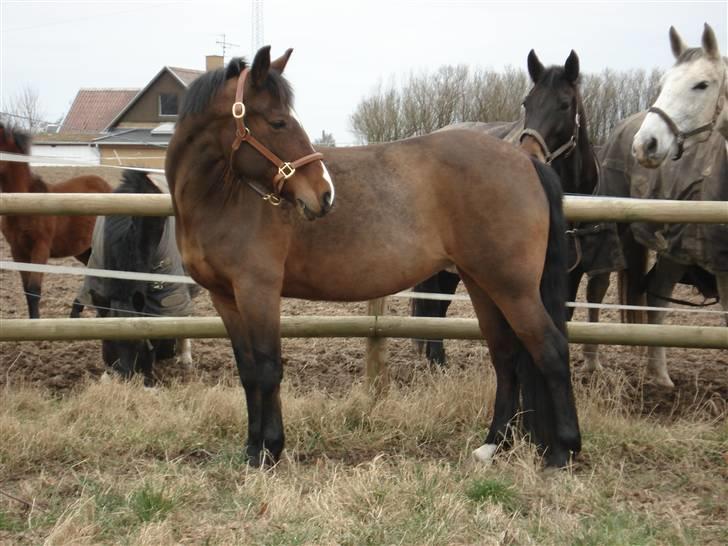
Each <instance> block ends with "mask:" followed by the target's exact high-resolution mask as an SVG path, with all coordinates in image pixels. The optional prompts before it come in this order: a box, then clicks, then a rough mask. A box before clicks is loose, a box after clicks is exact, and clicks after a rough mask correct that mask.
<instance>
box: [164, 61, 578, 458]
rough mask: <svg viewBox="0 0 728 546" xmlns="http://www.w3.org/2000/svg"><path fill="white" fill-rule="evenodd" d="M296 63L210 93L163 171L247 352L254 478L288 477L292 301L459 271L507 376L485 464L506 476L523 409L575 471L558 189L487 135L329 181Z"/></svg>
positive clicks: (447, 137)
mask: <svg viewBox="0 0 728 546" xmlns="http://www.w3.org/2000/svg"><path fill="white" fill-rule="evenodd" d="M290 53H291V50H288V51H287V52H286V54H285V55H283V56H282V57H281V58H279V59H276V60H274V61H271V59H270V48H269V47H265V48H262V49H261V50H260V51H259V52H258V53H257V54H256V56H255V59H254V61H253V63H252V66H251V67H248V66H247V64H246V63H245V62H244V61H242V60H240V59H233V60H232V61H231V62H230V63H229V64H228V66H227V67H226V68H224V69H219V70H217V71H214V72H208V73H206V74H204V75H202V76H200V77H199V78H198V79H197V80H196V81H195V82H194V83H193V84H192V85H191V86H190V88H189V90H188V93H187V96H186V98H185V101H184V105H183V107H182V109H181V114H180V119H179V121H178V125H177V129H176V131H175V134H174V136H173V137H172V140H171V141H170V145H169V150H168V153H167V160H166V166H165V170H166V174H167V179H168V181H169V185H170V189H171V192H172V197H173V203H174V207H175V213H176V217H177V241H178V243H179V245H180V250H181V254H182V258H183V261H184V263H185V266H186V268H187V270H188V271H189V272H190V274H191V275H192V277H193V278H194V279H195V280H196V281H197V282H198V283H200V284H201V285H202V286H204V287H206V288H207V289H208V290H209V291H210V294H211V297H212V300H213V303H214V305H215V308H216V309H217V311H218V312H219V313H220V316H221V317H222V319H223V321H224V323H225V326H226V328H227V332H228V334H229V336H230V339H231V343H232V346H233V352H234V355H235V360H236V363H237V367H238V372H239V375H240V380H241V383H242V385H243V387H244V389H245V395H246V400H247V409H248V439H247V448H246V452H247V455H248V460H249V462H250V464H252V465H256V466H257V465H261V464H265V463H267V462H275V461H277V460H278V459H279V457H280V455H281V452H282V450H283V445H284V429H283V417H282V414H281V403H280V382H281V378H282V374H283V370H282V367H281V341H280V301H281V296H286V297H296V298H306V299H321V300H334V301H356V300H368V299H373V298H377V297H381V296H384V295H387V294H392V293H394V292H397V291H398V290H402V289H404V288H407V287H409V286H412V285H414V284H415V283H416V282H417V281H418V280H420V279H422V278H425V277H427V276H428V275H430V274H432V273H434V272H435V271H439V270H441V269H443V268H445V267H447V266H449V265H450V264H453V265H455V266H456V267H457V270H458V271H459V273H460V275H461V276H462V277H463V280H464V282H465V285H466V287H467V289H468V291H469V293H470V296H471V298H472V300H473V305H474V307H475V310H476V313H477V316H478V320H479V324H480V327H481V329H482V331H483V334H484V336H485V338H486V339H487V341H488V344H489V346H490V351H491V358H492V362H493V365H494V367H495V370H496V376H497V389H496V402H495V410H494V414H493V420H492V424H491V427H490V430H489V431H488V434H487V436H486V438H485V444H484V445H483V446H481V447H480V448H478V449H477V450H476V451H475V453H474V455H475V456H476V457H477V458H480V459H487V458H490V457H491V456H492V455H493V453H494V452H495V451H496V449H497V447H498V446H499V445H502V444H504V443H506V442H507V441H508V439H509V437H510V431H511V428H510V425H511V424H513V423H514V419H515V418H516V414H517V413H518V412H519V392H520V396H522V409H523V413H522V416H523V424H524V426H525V428H526V430H527V432H528V434H529V435H530V438H531V439H532V441H534V442H535V443H536V444H537V445H538V446H539V447H540V449H541V451H542V452H543V453H544V456H545V462H546V464H548V465H555V466H562V465H565V464H567V462H568V461H569V458H570V456H571V454H572V453H576V452H578V451H579V450H580V447H581V437H580V433H579V426H578V419H577V414H576V407H575V404H574V399H573V393H572V386H571V379H570V371H569V346H568V343H567V340H566V337H565V314H566V311H565V296H566V286H565V281H566V276H565V275H564V270H565V268H566V248H565V241H564V220H563V212H562V210H561V188H560V186H559V181H558V177H557V176H556V175H555V174H554V173H553V171H552V170H551V169H550V168H549V167H546V166H544V165H542V164H539V163H534V162H532V161H531V160H530V159H529V158H528V157H527V156H526V155H525V154H522V153H520V152H519V151H518V150H516V149H515V148H514V147H512V146H510V145H509V144H506V143H504V142H501V141H499V140H497V139H494V138H492V137H489V136H485V135H478V134H476V133H474V132H472V131H449V132H442V133H436V134H432V135H428V136H423V137H418V138H411V139H407V140H403V141H398V142H393V143H390V144H382V145H374V146H366V147H354V148H332V149H327V150H326V163H325V164H324V162H323V161H322V156H321V155H320V154H318V153H316V152H315V151H314V149H313V147H312V145H311V143H310V141H309V139H308V136H307V135H306V133H305V132H304V131H303V129H302V127H301V125H300V124H299V122H298V121H297V119H296V117H295V115H294V114H293V111H292V99H293V97H292V92H291V88H290V87H289V85H288V83H287V82H286V81H285V80H284V78H283V77H282V71H283V69H284V67H285V65H286V63H287V62H288V58H289V56H290ZM279 158H283V159H284V160H286V161H290V163H287V162H286V161H283V160H281V159H279ZM275 205H277V206H275ZM514 218H518V219H519V221H520V222H521V227H520V229H518V230H514V229H512V225H513V221H514ZM309 220H314V221H309Z"/></svg>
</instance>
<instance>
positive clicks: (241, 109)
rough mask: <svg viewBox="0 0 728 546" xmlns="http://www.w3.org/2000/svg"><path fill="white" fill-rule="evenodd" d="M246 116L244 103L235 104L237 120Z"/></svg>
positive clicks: (234, 109)
mask: <svg viewBox="0 0 728 546" xmlns="http://www.w3.org/2000/svg"><path fill="white" fill-rule="evenodd" d="M243 116H245V105H244V104H243V103H242V102H234V103H233V117H234V118H235V119H243Z"/></svg>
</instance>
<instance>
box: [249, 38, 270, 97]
mask: <svg viewBox="0 0 728 546" xmlns="http://www.w3.org/2000/svg"><path fill="white" fill-rule="evenodd" d="M268 70H270V46H263V47H261V48H260V49H259V50H258V53H256V54H255V59H253V67H252V68H251V69H250V75H251V76H252V78H253V85H255V86H256V87H259V86H260V85H262V83H263V82H264V81H265V79H266V78H267V77H268Z"/></svg>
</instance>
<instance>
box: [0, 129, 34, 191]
mask: <svg viewBox="0 0 728 546" xmlns="http://www.w3.org/2000/svg"><path fill="white" fill-rule="evenodd" d="M29 151H30V135H28V133H26V132H24V131H21V130H19V129H16V128H15V127H13V126H12V125H9V124H6V123H4V122H2V121H0V152H5V153H10V154H24V155H27V154H28V152H29ZM10 166H11V162H10V161H6V160H4V159H0V177H2V178H0V181H2V180H3V179H4V177H5V175H6V174H7V172H8V169H9V168H10Z"/></svg>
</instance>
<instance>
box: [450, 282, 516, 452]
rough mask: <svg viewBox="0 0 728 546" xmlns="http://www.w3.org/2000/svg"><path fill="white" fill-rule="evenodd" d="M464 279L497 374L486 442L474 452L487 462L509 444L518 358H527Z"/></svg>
mask: <svg viewBox="0 0 728 546" xmlns="http://www.w3.org/2000/svg"><path fill="white" fill-rule="evenodd" d="M463 282H464V283H465V286H466V287H467V289H468V294H470V298H471V300H472V302H473V308H474V309H475V313H476V315H477V317H478V324H479V326H480V330H481V331H482V332H483V336H484V337H485V340H486V342H487V343H488V348H489V350H490V359H491V362H492V363H493V367H494V368H495V374H496V390H495V405H494V409H493V419H492V421H491V424H490V429H489V430H488V434H487V435H486V437H485V443H484V444H483V445H482V446H480V447H479V448H478V449H476V450H475V451H473V456H474V457H475V458H476V459H478V460H479V461H482V462H486V461H487V460H489V459H490V458H491V457H492V456H493V455H494V454H495V452H496V450H497V449H498V448H499V447H501V446H508V445H509V444H510V441H511V437H512V432H513V431H512V428H511V427H512V426H513V425H514V420H515V418H516V414H517V412H518V406H519V389H518V376H517V373H516V371H517V368H518V364H517V362H518V360H519V359H520V358H530V357H529V355H528V353H527V352H526V350H525V348H524V346H523V344H522V343H521V341H520V340H519V339H518V338H517V337H516V335H515V333H514V331H513V329H512V328H511V327H510V326H509V325H508V323H507V322H506V320H505V318H504V317H503V315H502V314H501V312H500V310H499V309H498V308H497V307H496V305H495V304H494V303H493V301H492V300H491V299H490V298H489V297H488V296H487V295H486V293H485V292H484V291H483V290H482V289H481V288H480V287H479V286H478V285H477V284H476V283H475V282H474V281H473V280H472V279H471V278H469V277H468V276H466V275H463Z"/></svg>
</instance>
